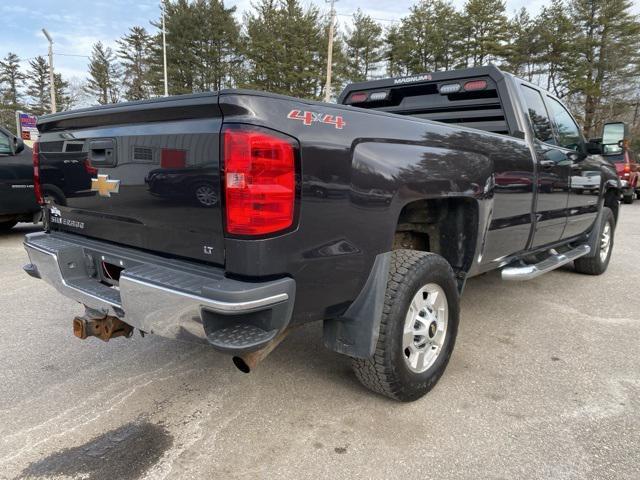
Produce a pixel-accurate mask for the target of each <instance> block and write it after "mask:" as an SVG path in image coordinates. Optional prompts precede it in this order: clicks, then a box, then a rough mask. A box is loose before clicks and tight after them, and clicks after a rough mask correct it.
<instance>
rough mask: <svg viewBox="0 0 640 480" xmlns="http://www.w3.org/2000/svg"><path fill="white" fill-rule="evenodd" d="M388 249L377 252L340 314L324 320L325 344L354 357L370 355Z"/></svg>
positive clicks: (377, 327)
mask: <svg viewBox="0 0 640 480" xmlns="http://www.w3.org/2000/svg"><path fill="white" fill-rule="evenodd" d="M390 262H391V252H387V253H382V254H380V255H378V256H376V259H375V261H374V263H373V268H372V269H371V272H370V273H369V277H368V278H367V281H366V283H365V284H364V287H363V288H362V291H361V292H360V294H359V295H358V297H357V298H356V299H355V301H354V302H353V303H352V304H351V306H350V307H349V308H348V309H347V311H346V312H345V313H344V315H342V316H341V317H339V318H336V319H330V320H325V322H324V345H325V346H326V347H327V348H329V349H330V350H334V351H336V352H338V353H342V354H344V355H348V356H350V357H355V358H371V357H372V356H373V354H374V352H375V349H376V343H377V342H378V334H379V331H380V321H381V319H382V307H383V305H384V294H385V291H386V289H387V276H388V273H389V264H390Z"/></svg>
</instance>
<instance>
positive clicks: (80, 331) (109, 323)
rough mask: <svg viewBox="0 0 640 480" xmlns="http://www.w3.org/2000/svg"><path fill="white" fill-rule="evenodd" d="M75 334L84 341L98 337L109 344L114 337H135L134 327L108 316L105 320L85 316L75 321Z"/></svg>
mask: <svg viewBox="0 0 640 480" xmlns="http://www.w3.org/2000/svg"><path fill="white" fill-rule="evenodd" d="M73 334H74V335H75V336H76V337H78V338H80V339H82V340H84V339H86V338H88V337H98V338H99V339H100V340H102V341H105V342H108V341H109V340H110V339H111V338H114V337H126V338H130V337H131V335H133V327H132V326H131V325H129V324H128V323H124V322H123V321H122V320H120V319H119V318H118V317H112V316H108V315H107V316H106V317H103V318H91V317H88V316H86V315H84V316H82V317H76V318H74V319H73Z"/></svg>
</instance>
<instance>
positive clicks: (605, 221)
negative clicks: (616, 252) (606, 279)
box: [573, 207, 616, 275]
mask: <svg viewBox="0 0 640 480" xmlns="http://www.w3.org/2000/svg"><path fill="white" fill-rule="evenodd" d="M615 229H616V220H615V218H614V217H613V212H612V211H611V209H610V208H609V207H603V209H602V223H601V224H600V237H599V238H600V240H599V241H598V244H597V246H596V251H595V252H594V255H593V256H592V257H581V258H578V259H576V260H574V262H573V264H574V266H575V270H576V272H578V273H585V274H587V275H601V274H603V273H604V272H605V271H606V270H607V267H608V266H609V260H611V252H612V251H613V237H614V233H615Z"/></svg>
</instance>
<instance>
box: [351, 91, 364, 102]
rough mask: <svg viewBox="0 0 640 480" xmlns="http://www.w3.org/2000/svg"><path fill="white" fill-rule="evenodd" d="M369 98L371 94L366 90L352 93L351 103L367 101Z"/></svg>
mask: <svg viewBox="0 0 640 480" xmlns="http://www.w3.org/2000/svg"><path fill="white" fill-rule="evenodd" d="M368 98H369V94H368V93H366V92H357V93H352V94H351V96H350V97H349V103H361V102H366V101H367V99H368Z"/></svg>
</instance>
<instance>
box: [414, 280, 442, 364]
mask: <svg viewBox="0 0 640 480" xmlns="http://www.w3.org/2000/svg"><path fill="white" fill-rule="evenodd" d="M448 319H449V307H448V304H447V296H446V295H445V293H444V290H443V289H442V287H440V286H439V285H437V284H435V283H428V284H427V285H425V286H423V287H422V288H420V289H419V290H418V292H417V293H416V294H415V295H414V297H413V299H412V300H411V303H410V304H409V310H408V312H407V315H406V317H405V321H404V329H403V334H402V352H403V357H404V360H405V362H406V364H407V367H409V370H411V371H412V372H415V373H422V372H425V371H426V370H428V369H429V368H430V367H431V366H432V365H433V364H434V363H435V361H436V359H437V358H438V356H439V355H440V352H441V351H442V348H443V346H444V341H445V339H446V336H447V323H448Z"/></svg>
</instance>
